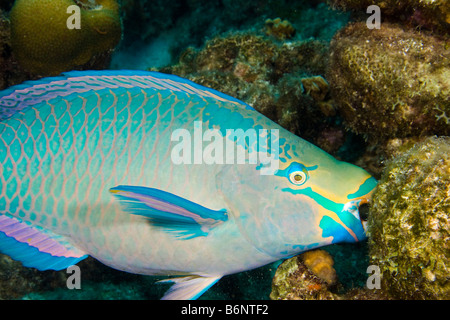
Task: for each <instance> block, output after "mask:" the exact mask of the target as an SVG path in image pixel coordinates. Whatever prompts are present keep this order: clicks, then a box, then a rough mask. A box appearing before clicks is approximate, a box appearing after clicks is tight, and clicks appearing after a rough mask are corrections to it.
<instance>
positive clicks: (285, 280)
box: [270, 256, 339, 300]
mask: <svg viewBox="0 0 450 320" xmlns="http://www.w3.org/2000/svg"><path fill="white" fill-rule="evenodd" d="M331 268H332V267H331ZM329 287H330V285H329V284H328V283H327V281H325V280H324V279H321V278H319V277H318V276H316V275H315V274H314V273H313V272H312V271H311V270H310V269H309V268H308V267H307V266H306V264H305V263H304V262H303V261H302V259H301V258H300V256H296V257H293V258H291V259H288V260H286V261H284V262H283V263H282V264H281V265H280V266H279V267H278V269H277V271H276V273H275V277H274V278H273V281H272V292H271V293H270V299H272V300H335V299H338V298H339V296H338V295H337V294H335V293H332V292H331V291H330V290H329Z"/></svg>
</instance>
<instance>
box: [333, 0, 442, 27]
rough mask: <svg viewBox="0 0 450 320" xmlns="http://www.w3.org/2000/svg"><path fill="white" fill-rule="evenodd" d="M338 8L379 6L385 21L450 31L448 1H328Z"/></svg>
mask: <svg viewBox="0 0 450 320" xmlns="http://www.w3.org/2000/svg"><path fill="white" fill-rule="evenodd" d="M328 2H329V3H330V4H331V5H332V6H333V7H336V8H340V9H344V10H360V11H363V12H365V11H366V9H367V7H369V6H371V5H377V6H378V7H380V9H381V14H382V16H383V21H386V18H389V19H390V20H393V21H398V20H399V19H402V20H403V21H402V22H403V23H405V24H411V25H419V26H423V27H427V28H429V29H433V30H436V31H442V32H449V31H450V3H449V2H448V0H406V1H403V0H402V1H399V0H328Z"/></svg>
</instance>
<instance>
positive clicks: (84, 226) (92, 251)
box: [0, 71, 376, 299]
mask: <svg viewBox="0 0 450 320" xmlns="http://www.w3.org/2000/svg"><path fill="white" fill-rule="evenodd" d="M196 125H197V126H198V127H196ZM207 129H215V131H214V134H215V135H216V138H215V140H214V143H217V142H220V143H221V144H220V145H221V146H228V145H229V144H230V141H231V145H232V147H233V150H228V149H226V150H224V152H225V155H226V156H227V157H228V156H229V155H233V154H234V152H238V151H239V150H241V151H242V150H243V152H244V154H245V156H246V158H245V159H246V162H245V163H244V164H238V163H237V162H236V157H235V156H236V155H235V154H234V158H232V159H233V160H234V161H235V162H233V163H221V162H219V163H217V162H216V163H212V164H208V163H205V159H204V158H203V157H202V156H203V154H202V153H200V156H201V157H200V160H201V161H200V163H192V162H188V163H183V164H175V163H174V161H173V150H174V148H175V147H176V146H180V143H181V142H179V141H180V140H178V141H176V140H173V139H172V137H173V134H174V132H184V133H188V134H189V137H190V138H189V139H188V140H183V143H187V142H190V143H192V144H188V146H189V147H188V148H186V149H183V154H184V153H185V152H188V150H189V152H192V154H191V155H192V156H193V157H194V160H195V157H196V152H198V151H201V152H202V151H203V152H204V151H205V147H208V143H205V141H200V142H199V141H197V140H196V137H197V134H198V130H200V132H201V134H202V133H203V131H205V130H207ZM238 129H241V130H242V132H243V133H241V135H239V136H238V135H237V133H236V132H237V131H236V130H238ZM177 130H182V131H177ZM183 130H184V131H183ZM229 130H234V132H235V133H236V137H234V138H231V136H230V135H229ZM247 130H248V131H247ZM252 130H253V131H252ZM269 132H270V134H269ZM274 132H276V133H277V135H272V134H273V133H274ZM246 133H249V134H251V133H255V134H256V135H257V137H256V138H255V139H254V140H251V138H250V137H249V136H247V137H246V136H245V134H246ZM266 135H267V139H268V140H267V141H268V142H269V140H270V147H269V144H266V145H265V146H264V145H263V144H261V141H262V140H261V137H263V138H264V139H266ZM183 137H184V138H183V139H187V138H186V137H185V136H183ZM202 138H204V137H203V136H200V139H202ZM180 139H181V138H180ZM258 139H259V140H258ZM192 140H193V141H192ZM212 141H213V140H209V142H210V143H211V145H213V143H212ZM277 144H278V147H275V148H272V147H273V145H275V146H276V145H277ZM211 145H209V146H211ZM198 147H199V148H200V149H201V150H199V148H198ZM214 150H215V152H218V150H219V149H214ZM230 152H231V153H230ZM267 152H269V155H270V156H271V157H272V158H271V159H272V160H274V159H277V160H279V162H276V163H278V165H279V168H278V170H277V171H275V172H274V174H262V173H263V171H264V169H265V167H266V165H263V164H262V162H261V161H260V160H261V159H263V158H262V156H263V155H265V156H266V157H267V156H268V153H267ZM1 155H3V157H2V156H1ZM251 155H256V156H257V157H256V158H257V159H259V160H258V163H251V162H250V161H249V159H250V156H251ZM227 159H228V158H227ZM197 160H198V159H197ZM295 175H296V176H297V177H300V176H301V177H303V178H302V179H303V180H302V181H301V183H299V180H293V178H292V177H294V176H295ZM296 179H299V178H296ZM375 184H376V181H375V180H374V179H373V178H372V177H370V175H369V174H368V173H367V172H365V171H364V170H362V169H360V168H358V167H356V166H353V165H350V164H346V163H342V162H339V161H337V160H335V159H333V158H332V157H331V156H329V155H328V154H326V153H325V152H324V151H322V150H320V149H319V148H317V147H315V146H313V145H312V144H310V143H308V142H306V141H304V140H302V139H301V138H299V137H296V136H295V135H293V134H292V133H290V132H288V131H286V130H285V129H283V128H282V127H280V126H279V125H277V124H275V123H273V122H272V121H271V120H269V119H267V118H266V117H264V116H263V115H261V114H259V113H258V112H256V111H255V110H254V109H253V108H252V107H250V106H248V105H246V104H245V103H243V102H241V101H239V100H237V99H235V98H232V97H230V96H227V95H225V94H223V93H220V92H218V91H215V90H212V89H209V88H206V87H203V86H200V85H198V84H195V83H193V82H191V81H189V80H186V79H183V78H179V77H176V76H172V75H164V74H161V73H156V72H143V71H142V72H141V71H86V72H79V71H78V72H70V73H66V74H63V75H62V76H61V77H55V78H47V79H41V80H38V81H34V82H28V83H24V84H22V85H19V86H16V87H12V88H10V89H7V90H5V91H3V92H0V218H1V217H3V218H2V219H0V251H2V252H5V253H7V254H9V255H11V256H12V257H13V258H16V259H19V260H21V261H22V262H23V264H24V265H26V266H30V267H36V268H38V269H40V270H46V269H61V268H64V267H67V266H69V265H72V264H74V263H76V262H77V261H79V260H82V259H84V258H85V257H86V256H87V255H90V256H93V257H94V258H96V259H98V260H100V261H101V262H103V263H105V264H107V265H109V266H111V267H113V268H116V269H119V270H123V271H128V272H133V273H141V274H149V275H155V274H165V275H179V276H180V275H183V276H184V277H182V278H176V279H172V280H171V281H172V282H173V283H174V284H173V286H172V287H171V289H170V290H169V291H168V292H167V294H166V295H165V296H164V298H170V299H184V298H197V297H198V296H199V295H200V294H201V293H203V292H204V291H205V290H207V289H208V288H209V287H210V286H212V285H213V284H214V283H215V282H216V281H218V280H219V279H220V278H221V277H222V276H224V275H226V274H231V273H236V272H240V271H244V270H249V269H252V268H256V267H259V266H262V265H264V264H267V263H269V262H272V261H275V260H278V259H280V258H285V257H289V256H292V255H293V254H296V253H299V252H302V251H305V250H309V249H312V248H316V247H320V246H323V245H327V244H330V243H336V242H341V241H350V242H353V241H360V240H363V239H365V234H364V230H363V227H362V225H361V221H360V219H359V215H358V212H357V206H358V204H360V203H362V202H365V201H367V199H368V198H369V196H370V194H371V192H372V190H373V188H374V186H375ZM353 208H356V209H353ZM11 225H12V226H14V228H17V229H20V230H23V232H24V234H25V235H31V236H30V237H31V238H30V239H29V240H30V241H27V240H26V239H25V237H19V236H18V235H17V234H14V233H11V232H10V231H8V230H7V226H11ZM35 237H43V238H42V239H46V240H45V241H46V243H48V244H50V245H51V246H50V247H39V244H38V243H37V242H36V241H34V240H33V239H34V238H35ZM56 250H57V251H56Z"/></svg>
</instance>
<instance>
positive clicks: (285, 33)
mask: <svg viewBox="0 0 450 320" xmlns="http://www.w3.org/2000/svg"><path fill="white" fill-rule="evenodd" d="M265 26H266V34H267V35H269V36H273V37H275V38H277V39H281V40H284V39H290V38H292V37H293V36H294V35H295V28H294V27H293V26H292V24H291V23H290V22H289V21H287V20H283V21H282V20H281V19H280V18H276V19H273V20H272V19H267V20H266V22H265Z"/></svg>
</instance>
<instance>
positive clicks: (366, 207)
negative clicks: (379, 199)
mask: <svg viewBox="0 0 450 320" xmlns="http://www.w3.org/2000/svg"><path fill="white" fill-rule="evenodd" d="M370 202H371V201H370V198H363V199H361V202H360V203H359V207H358V213H359V220H360V221H361V224H362V226H363V229H364V232H367V227H368V226H367V221H368V220H369V211H370Z"/></svg>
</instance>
